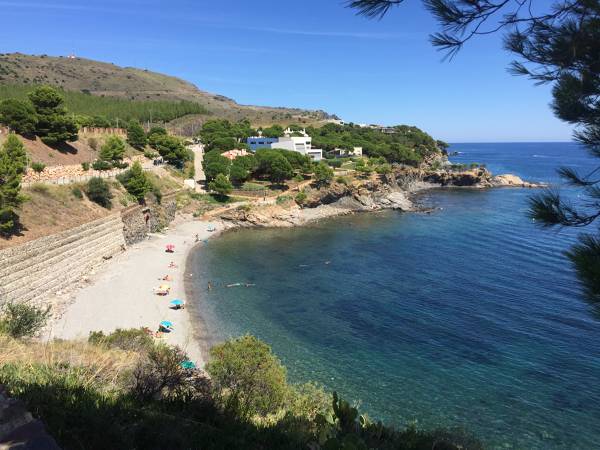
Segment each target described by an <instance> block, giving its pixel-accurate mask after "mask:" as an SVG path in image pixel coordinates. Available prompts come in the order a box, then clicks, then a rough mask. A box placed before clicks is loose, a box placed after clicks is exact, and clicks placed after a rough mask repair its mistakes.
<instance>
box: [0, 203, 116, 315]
mask: <svg viewBox="0 0 600 450" xmlns="http://www.w3.org/2000/svg"><path fill="white" fill-rule="evenodd" d="M124 248H125V239H124V238H123V222H122V221H121V216H120V215H119V214H115V215H111V216H108V217H105V218H102V219H99V220H95V221H93V222H89V223H86V224H84V225H81V226H79V227H76V228H73V229H71V230H67V231H64V232H62V233H58V234H55V235H51V236H45V237H43V238H40V239H36V240H34V241H30V242H27V243H25V244H23V245H20V246H17V247H11V248H7V249H5V250H2V251H0V304H2V303H4V302H7V301H15V302H31V303H34V304H37V305H44V304H47V302H48V300H49V299H51V298H53V297H55V296H57V295H59V293H60V292H61V291H63V290H64V289H66V288H68V287H69V286H70V285H71V284H72V283H74V282H76V281H78V280H79V279H80V278H81V277H82V276H83V275H85V274H86V273H87V272H88V271H89V270H91V269H92V267H94V266H95V265H97V264H99V263H101V262H102V261H103V260H104V259H106V258H110V257H112V256H113V255H115V254H116V253H118V252H120V251H122V249H124Z"/></svg>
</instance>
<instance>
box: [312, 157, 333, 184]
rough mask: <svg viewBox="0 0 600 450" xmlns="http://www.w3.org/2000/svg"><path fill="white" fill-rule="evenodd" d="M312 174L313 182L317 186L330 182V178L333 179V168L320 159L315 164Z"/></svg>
mask: <svg viewBox="0 0 600 450" xmlns="http://www.w3.org/2000/svg"><path fill="white" fill-rule="evenodd" d="M314 174H315V182H316V183H317V185H319V186H322V185H326V184H330V183H331V180H333V169H332V168H331V167H329V166H328V165H327V164H326V163H324V162H322V161H321V162H320V163H319V164H315V168H314Z"/></svg>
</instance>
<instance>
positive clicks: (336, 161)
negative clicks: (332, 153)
mask: <svg viewBox="0 0 600 450" xmlns="http://www.w3.org/2000/svg"><path fill="white" fill-rule="evenodd" d="M325 162H326V163H327V164H328V165H329V166H330V167H335V168H339V167H342V160H341V159H326V160H325Z"/></svg>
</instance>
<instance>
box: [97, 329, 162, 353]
mask: <svg viewBox="0 0 600 450" xmlns="http://www.w3.org/2000/svg"><path fill="white" fill-rule="evenodd" d="M88 342H89V343H90V344H94V345H101V346H104V347H107V348H120V349H121V350H126V351H135V352H145V351H149V350H150V349H152V348H153V347H154V340H153V339H152V337H151V336H150V335H149V334H148V332H147V330H146V329H144V328H130V329H125V330H123V329H121V328H117V329H116V330H115V331H113V332H112V333H110V334H104V333H103V332H102V331H92V332H91V333H90V336H89V338H88Z"/></svg>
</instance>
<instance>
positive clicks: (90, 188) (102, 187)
mask: <svg viewBox="0 0 600 450" xmlns="http://www.w3.org/2000/svg"><path fill="white" fill-rule="evenodd" d="M87 196H88V198H89V199H90V200H91V201H93V202H94V203H97V204H99V205H100V206H103V207H104V208H107V209H111V208H112V201H111V200H112V198H113V195H112V193H111V192H110V187H109V186H108V183H106V181H104V180H103V179H102V178H98V177H94V178H92V179H91V180H90V181H88V184H87Z"/></svg>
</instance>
